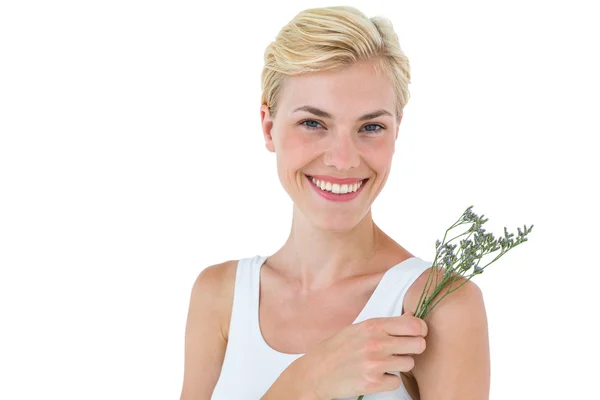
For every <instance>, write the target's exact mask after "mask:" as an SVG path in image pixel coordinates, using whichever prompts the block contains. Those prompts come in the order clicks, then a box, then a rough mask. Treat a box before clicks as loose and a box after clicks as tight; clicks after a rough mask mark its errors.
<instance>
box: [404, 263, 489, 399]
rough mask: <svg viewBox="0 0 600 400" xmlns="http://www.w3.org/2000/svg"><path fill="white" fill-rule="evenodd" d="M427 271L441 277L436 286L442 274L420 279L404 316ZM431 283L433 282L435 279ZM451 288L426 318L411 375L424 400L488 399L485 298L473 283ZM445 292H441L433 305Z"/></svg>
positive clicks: (412, 307) (415, 300)
mask: <svg viewBox="0 0 600 400" xmlns="http://www.w3.org/2000/svg"><path fill="white" fill-rule="evenodd" d="M430 272H432V273H431V275H435V274H439V275H438V276H437V281H438V282H439V281H440V279H441V277H442V274H443V271H439V270H436V269H432V268H429V269H427V270H426V271H425V272H424V273H423V274H421V275H420V276H419V278H418V279H417V280H416V281H415V283H414V284H413V285H412V286H411V288H410V289H409V291H408V292H407V295H406V299H405V307H406V311H413V312H414V311H415V310H416V307H417V304H418V301H419V298H420V296H421V293H422V292H423V290H424V288H425V287H426V283H427V279H428V277H429V275H430ZM430 279H433V280H434V281H435V279H436V276H432V277H431V278H430ZM451 288H452V289H455V290H454V291H452V292H451V293H449V294H448V295H446V296H445V297H444V298H443V300H441V301H440V302H439V303H438V304H437V305H436V306H435V308H434V309H433V310H432V311H431V312H430V313H429V314H428V315H427V316H426V317H425V318H424V320H425V322H426V323H427V327H428V334H427V337H426V338H425V341H426V344H427V348H426V350H425V351H424V352H423V353H422V354H419V355H416V356H415V357H414V359H415V367H414V368H413V370H412V371H411V372H412V375H413V376H414V377H415V378H416V380H417V382H418V385H419V388H421V393H420V394H421V399H423V400H427V399H438V398H462V399H471V398H473V399H475V398H477V399H484V398H488V396H489V384H490V354H489V353H490V350H489V337H488V324H487V315H486V311H485V304H484V300H483V293H482V291H481V289H480V288H479V287H478V286H477V285H476V284H475V283H474V282H473V281H472V280H467V279H465V278H463V277H459V278H457V279H456V280H455V281H454V283H453V284H452V286H451ZM430 293H431V291H430ZM446 293H447V289H443V290H442V292H441V293H440V294H439V295H438V296H437V297H436V299H435V300H434V302H435V301H437V300H439V299H441V298H442V296H444V294H446ZM457 365H460V366H461V367H460V368H456V366H457ZM444 396H445V397H444ZM448 396H450V397H448Z"/></svg>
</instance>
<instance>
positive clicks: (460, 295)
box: [404, 268, 483, 312]
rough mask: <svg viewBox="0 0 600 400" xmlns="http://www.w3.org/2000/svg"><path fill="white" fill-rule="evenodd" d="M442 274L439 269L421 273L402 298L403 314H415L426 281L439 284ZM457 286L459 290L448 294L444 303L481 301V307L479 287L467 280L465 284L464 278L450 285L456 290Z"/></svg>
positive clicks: (429, 269) (481, 299)
mask: <svg viewBox="0 0 600 400" xmlns="http://www.w3.org/2000/svg"><path fill="white" fill-rule="evenodd" d="M443 274H444V270H441V269H439V268H428V269H426V270H425V271H424V272H423V273H421V275H419V277H418V278H417V280H416V281H415V282H414V283H413V284H412V286H411V287H410V288H409V289H408V291H407V293H406V296H405V297H404V312H408V311H412V312H415V310H416V308H417V305H418V303H419V299H420V297H421V293H423V290H424V289H425V287H426V285H427V282H428V280H429V281H430V282H431V280H433V281H434V282H440V281H441V280H442V277H443ZM429 285H430V287H431V288H432V287H433V286H432V285H431V283H430V284H429ZM459 286H460V288H459V289H457V290H456V291H453V292H452V293H451V294H449V295H448V296H447V298H446V299H448V301H447V302H446V303H449V302H452V303H454V304H456V303H457V302H459V303H460V302H464V301H466V302H467V303H468V302H471V301H473V302H479V301H481V303H480V305H481V306H483V297H482V293H481V289H480V288H479V286H477V284H476V283H475V282H473V281H472V280H469V281H468V282H466V279H465V278H462V277H459V278H457V279H456V281H455V282H454V283H453V284H452V288H458V287H459ZM444 292H445V291H444ZM444 292H442V293H444ZM430 293H431V290H430ZM440 297H441V296H439V297H438V298H436V299H439V298H440ZM441 304H442V302H440V303H439V304H438V306H437V307H436V309H438V308H439V306H441ZM434 310H435V309H434Z"/></svg>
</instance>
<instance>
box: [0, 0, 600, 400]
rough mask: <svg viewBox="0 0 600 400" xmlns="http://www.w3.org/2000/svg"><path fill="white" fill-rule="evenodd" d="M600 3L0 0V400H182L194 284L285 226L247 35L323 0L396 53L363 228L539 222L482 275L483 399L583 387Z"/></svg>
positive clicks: (591, 310)
mask: <svg viewBox="0 0 600 400" xmlns="http://www.w3.org/2000/svg"><path fill="white" fill-rule="evenodd" d="M593 3H594V2H592V1H588V2H583V1H578V2H576V1H569V2H567V1H563V2H557V1H523V0H519V1H496V2H482V1H470V2H466V1H451V2H448V1H428V2H416V1H393V2H392V1H372V0H370V1H347V2H346V3H335V2H334V3H330V2H323V1H306V2H303V3H302V4H300V3H299V2H283V1H271V2H267V1H248V2H241V1H240V2H239V3H238V4H234V3H232V2H210V3H208V4H202V2H201V1H185V2H184V1H132V0H119V1H96V2H91V1H86V2H81V1H70V2H69V1H53V2H41V1H38V2H32V1H4V2H2V3H1V5H0V267H1V275H0V324H1V329H0V337H1V340H0V377H1V378H0V398H2V399H11V400H17V399H38V398H49V399H62V400H66V399H86V400H92V399H169V398H170V399H175V398H179V394H180V390H181V384H182V377H183V355H184V353H183V340H184V329H185V318H186V314H187V307H188V301H189V294H190V290H191V286H192V283H193V282H194V280H195V278H196V277H197V276H198V274H199V273H200V271H201V270H202V269H203V268H205V267H207V266H209V265H211V264H214V263H218V262H222V261H225V260H228V259H238V258H241V257H250V256H253V255H256V254H261V255H267V254H271V253H272V252H274V251H275V250H277V249H278V248H279V246H281V245H282V244H283V242H284V240H285V238H286V237H287V234H288V232H289V227H290V221H291V201H290V199H289V198H288V196H287V194H286V193H285V192H284V190H283V189H282V188H281V186H280V183H279V181H278V179H277V175H276V169H275V156H274V155H273V154H272V153H269V152H268V151H267V150H266V149H265V148H264V142H263V139H262V133H261V130H260V114H259V107H260V73H261V69H262V62H263V59H262V57H263V52H264V49H265V47H266V46H267V45H268V43H269V42H270V41H272V40H273V39H274V38H275V36H276V34H277V32H278V31H279V29H280V28H281V27H283V26H284V25H285V24H286V23H287V22H288V21H289V20H290V19H291V18H293V16H294V15H295V14H296V13H297V12H299V11H301V10H302V9H304V8H308V7H313V6H315V7H316V6H330V5H338V4H345V5H352V6H355V7H358V8H359V9H360V10H361V11H363V12H365V13H366V14H367V15H368V16H375V15H382V16H385V17H388V18H390V19H391V20H392V22H393V24H394V26H395V29H396V32H397V33H398V35H399V37H400V41H401V45H402V47H403V49H404V51H405V52H406V54H407V55H408V57H409V58H410V62H411V73H412V83H411V85H410V91H411V99H410V101H409V103H408V105H407V107H406V108H405V115H404V118H403V120H402V125H401V127H400V137H399V139H398V142H397V151H396V155H395V161H394V167H393V171H392V174H391V175H390V178H389V180H388V183H387V186H386V188H385V189H384V191H383V192H382V193H381V195H380V197H379V198H378V199H377V200H376V202H375V204H374V207H373V212H374V218H375V221H376V222H377V223H378V224H379V225H380V226H381V227H382V228H383V229H384V231H386V232H387V233H388V234H390V235H391V236H392V237H393V238H394V239H395V240H397V241H398V242H399V243H401V244H402V245H403V246H404V247H406V248H407V249H408V250H409V251H411V252H412V253H414V254H416V255H418V256H419V257H421V258H424V259H427V260H432V259H433V256H434V242H435V240H436V239H441V238H442V236H443V233H444V231H445V229H446V228H447V227H448V226H450V224H452V223H453V222H454V221H455V220H456V219H457V218H458V217H459V216H460V215H461V214H462V212H463V211H464V209H465V208H466V207H468V206H469V205H474V209H473V211H475V212H476V213H478V214H480V215H481V214H484V215H485V216H486V217H488V218H489V222H488V223H487V224H486V225H485V228H486V229H487V231H488V232H492V233H494V234H495V235H496V236H497V237H498V236H500V235H501V234H502V233H503V227H504V226H506V227H507V228H508V230H509V232H515V233H516V228H517V227H522V226H523V225H524V224H527V225H528V226H529V225H531V224H533V225H534V228H533V231H532V232H531V233H530V235H529V241H528V242H526V243H525V244H523V245H522V246H519V247H517V248H515V249H514V250H511V251H510V252H509V253H508V254H506V255H505V256H504V257H503V258H501V259H500V260H498V261H497V262H496V263H495V264H494V265H493V266H491V267H490V268H488V269H487V270H486V272H485V274H483V275H482V276H478V277H476V278H475V280H476V282H477V283H478V285H479V286H480V287H481V288H482V290H483V291H484V296H485V301H486V305H487V310H488V318H489V329H490V341H491V357H492V393H491V399H494V400H500V399H533V398H536V399H563V398H581V399H591V398H597V397H596V396H598V394H597V393H598V387H597V384H598V381H597V376H596V375H597V371H598V368H597V365H596V362H597V359H598V356H599V355H600V354H599V346H598V338H599V337H600V332H599V331H598V328H595V327H593V326H592V324H593V323H594V322H597V320H598V310H597V308H598V307H597V306H598V301H597V300H596V296H595V292H596V291H597V280H598V277H599V274H598V269H599V266H600V265H599V263H598V259H597V258H594V257H595V256H596V253H597V248H598V244H597V243H598V240H597V237H596V232H597V229H598V225H599V222H600V218H599V215H598V214H599V213H598V209H597V207H598V204H600V198H599V196H598V171H599V170H600V168H599V167H600V165H599V163H598V158H597V153H598V150H599V147H598V145H597V144H596V143H597V140H598V137H599V136H598V135H599V134H600V122H599V121H598V118H599V113H598V109H599V106H600V104H599V101H598V96H599V93H600V79H599V77H598V71H600V63H599V61H598V37H600V28H599V25H598V23H597V14H594V13H593V9H592V5H593Z"/></svg>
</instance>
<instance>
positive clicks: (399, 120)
mask: <svg viewBox="0 0 600 400" xmlns="http://www.w3.org/2000/svg"><path fill="white" fill-rule="evenodd" d="M403 116H404V112H402V114H400V118H398V125H396V139H398V131H399V130H400V122H401V121H402V117H403Z"/></svg>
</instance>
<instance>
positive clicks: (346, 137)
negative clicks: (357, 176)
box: [323, 132, 360, 171]
mask: <svg viewBox="0 0 600 400" xmlns="http://www.w3.org/2000/svg"><path fill="white" fill-rule="evenodd" d="M323 162H324V163H325V165H327V166H328V167H329V166H331V167H335V168H337V169H338V170H339V171H348V170H350V169H351V168H356V167H358V166H359V165H360V154H359V151H358V149H357V148H356V143H355V141H354V136H353V135H351V134H347V133H344V132H337V133H334V134H332V135H330V138H329V143H328V146H327V150H326V151H325V154H324V156H323Z"/></svg>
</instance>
